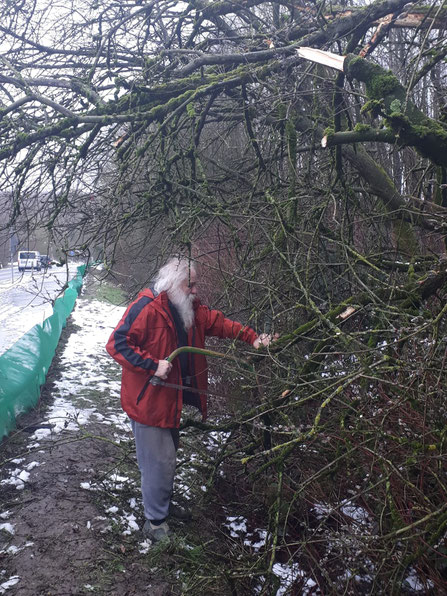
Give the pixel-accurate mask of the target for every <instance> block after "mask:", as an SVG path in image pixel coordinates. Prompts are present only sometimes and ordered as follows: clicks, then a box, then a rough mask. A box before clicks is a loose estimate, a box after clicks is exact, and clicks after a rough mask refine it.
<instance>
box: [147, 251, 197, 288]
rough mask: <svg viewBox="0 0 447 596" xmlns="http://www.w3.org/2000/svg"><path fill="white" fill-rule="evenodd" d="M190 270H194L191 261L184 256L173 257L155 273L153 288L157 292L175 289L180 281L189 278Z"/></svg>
mask: <svg viewBox="0 0 447 596" xmlns="http://www.w3.org/2000/svg"><path fill="white" fill-rule="evenodd" d="M191 271H194V272H196V268H195V266H194V264H193V262H192V261H191V260H190V259H188V258H186V257H173V258H172V259H169V261H168V262H167V263H166V265H163V267H162V268H161V269H160V271H159V272H158V273H157V276H156V278H155V283H154V290H155V291H156V292H157V293H160V292H168V293H169V292H170V291H172V290H174V291H175V290H177V289H178V288H179V286H180V285H181V283H182V282H183V281H185V280H186V279H188V278H189V276H190V274H191Z"/></svg>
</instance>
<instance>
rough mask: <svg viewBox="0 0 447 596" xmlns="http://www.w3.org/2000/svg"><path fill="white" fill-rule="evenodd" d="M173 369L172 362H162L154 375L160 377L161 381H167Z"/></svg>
mask: <svg viewBox="0 0 447 596" xmlns="http://www.w3.org/2000/svg"><path fill="white" fill-rule="evenodd" d="M171 368H172V364H171V363H170V362H168V361H167V360H160V361H159V362H158V366H157V370H156V371H155V373H154V374H155V376H156V377H160V379H166V378H167V377H168V374H169V373H170V372H171Z"/></svg>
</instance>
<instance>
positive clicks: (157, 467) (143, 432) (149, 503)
mask: <svg viewBox="0 0 447 596" xmlns="http://www.w3.org/2000/svg"><path fill="white" fill-rule="evenodd" d="M130 423H131V426H132V431H133V434H134V436H135V445H136V450H137V461H138V467H139V468H140V473H141V492H142V494H143V505H144V515H145V517H146V519H150V520H161V519H164V518H165V517H167V516H168V512H169V503H170V501H171V495H172V488H173V485H174V474H175V460H176V446H175V445H174V440H173V436H172V432H171V429H169V428H158V427H156V426H146V425H144V424H140V423H139V422H135V420H131V421H130Z"/></svg>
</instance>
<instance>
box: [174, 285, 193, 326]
mask: <svg viewBox="0 0 447 596" xmlns="http://www.w3.org/2000/svg"><path fill="white" fill-rule="evenodd" d="M168 296H169V300H170V301H171V302H172V304H173V305H174V306H175V308H176V309H177V310H178V312H179V315H180V316H181V318H182V321H183V325H184V326H185V329H186V331H188V329H190V328H191V327H192V325H193V323H194V308H193V302H194V300H195V296H194V294H188V295H187V294H185V293H184V292H182V290H180V288H176V289H172V290H169V292H168Z"/></svg>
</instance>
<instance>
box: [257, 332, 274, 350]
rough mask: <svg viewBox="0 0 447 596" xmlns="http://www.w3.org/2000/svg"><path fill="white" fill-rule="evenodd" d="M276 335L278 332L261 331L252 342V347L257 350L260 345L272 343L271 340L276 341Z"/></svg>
mask: <svg viewBox="0 0 447 596" xmlns="http://www.w3.org/2000/svg"><path fill="white" fill-rule="evenodd" d="M278 337H279V333H275V334H274V335H271V334H267V333H261V335H258V337H257V338H256V339H255V341H254V342H253V347H254V348H256V350H257V349H258V348H260V347H261V346H268V345H269V344H271V343H272V341H276V340H277V339H278Z"/></svg>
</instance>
